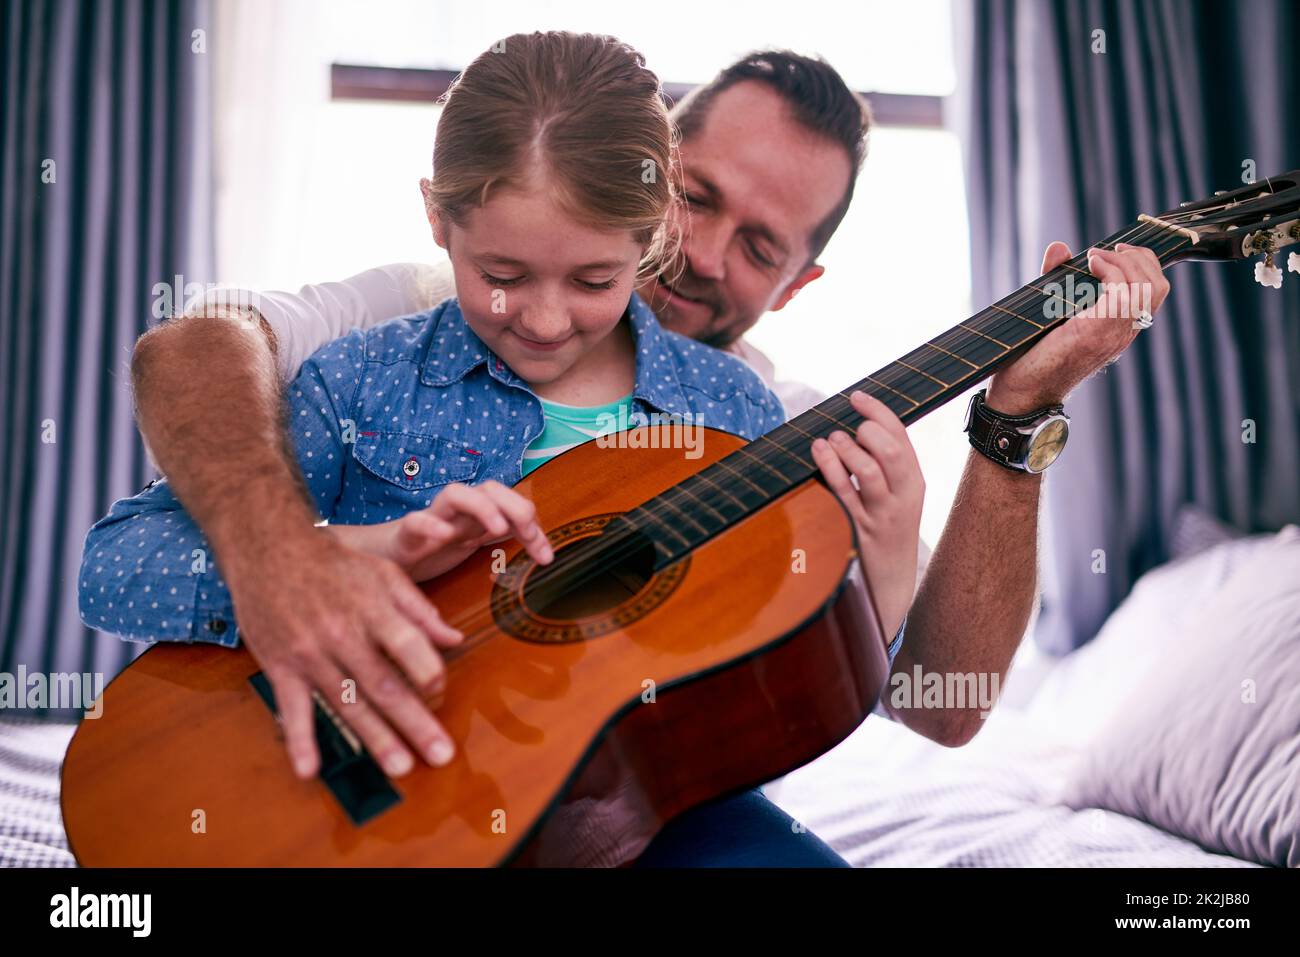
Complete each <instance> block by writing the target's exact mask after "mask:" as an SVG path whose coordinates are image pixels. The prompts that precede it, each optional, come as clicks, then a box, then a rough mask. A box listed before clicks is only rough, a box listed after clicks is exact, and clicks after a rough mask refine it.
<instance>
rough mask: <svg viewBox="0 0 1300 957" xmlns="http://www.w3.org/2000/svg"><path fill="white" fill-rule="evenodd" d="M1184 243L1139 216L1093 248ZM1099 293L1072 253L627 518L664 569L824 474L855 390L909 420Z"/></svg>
mask: <svg viewBox="0 0 1300 957" xmlns="http://www.w3.org/2000/svg"><path fill="white" fill-rule="evenodd" d="M1184 242H1186V240H1185V239H1183V238H1181V237H1179V236H1177V235H1171V233H1170V232H1168V231H1167V230H1162V229H1159V228H1158V227H1148V226H1144V225H1142V224H1139V223H1134V224H1133V225H1131V226H1130V227H1128V228H1127V229H1124V230H1121V231H1120V232H1118V233H1115V234H1114V235H1112V236H1110V237H1108V238H1107V239H1106V240H1105V241H1103V242H1101V243H1098V244H1097V246H1098V247H1100V248H1103V249H1111V248H1114V246H1115V244H1116V243H1128V244H1130V245H1134V246H1139V245H1140V246H1146V247H1148V248H1150V249H1152V250H1153V251H1154V252H1155V253H1156V255H1157V256H1158V257H1159V258H1160V259H1161V261H1162V262H1163V261H1165V258H1166V256H1167V255H1168V254H1169V253H1170V252H1172V251H1173V250H1174V249H1176V248H1177V247H1178V246H1179V245H1181V244H1182V243H1184ZM1102 294H1103V293H1102V284H1101V282H1100V281H1099V280H1098V279H1096V278H1095V277H1094V276H1093V275H1092V273H1091V272H1089V270H1088V262H1087V256H1086V254H1083V255H1079V256H1075V257H1074V258H1072V259H1070V260H1068V261H1067V262H1064V263H1062V264H1061V265H1060V266H1058V267H1057V268H1056V269H1053V270H1052V271H1050V272H1049V273H1047V274H1046V275H1044V276H1042V277H1040V278H1038V279H1035V280H1034V281H1033V282H1030V283H1028V284H1026V285H1025V286H1023V287H1021V288H1020V289H1018V290H1017V291H1016V292H1014V293H1012V294H1011V295H1009V296H1006V297H1005V298H1003V299H1001V300H999V301H998V302H995V303H994V304H993V305H991V306H989V307H988V308H986V309H984V310H983V311H981V312H979V313H976V314H975V315H974V316H972V317H970V318H969V319H967V320H966V321H964V322H961V323H958V324H957V325H956V326H954V327H953V328H951V329H949V330H948V331H946V332H944V333H942V334H940V335H938V336H936V337H934V338H933V339H931V340H930V341H929V342H926V343H925V344H923V345H922V346H920V347H919V348H916V349H914V350H912V351H911V352H909V353H908V354H907V355H905V356H902V357H901V358H899V359H897V360H895V361H894V362H891V363H889V364H888V365H886V366H884V367H883V368H881V369H877V370H876V371H875V372H873V373H871V375H869V376H867V377H866V378H864V379H861V380H860V381H858V382H855V383H854V384H853V385H851V386H849V387H848V388H846V389H843V390H841V391H840V392H837V393H835V394H834V395H832V396H831V397H830V398H828V399H826V400H825V401H824V402H821V403H819V404H818V405H816V406H813V407H812V408H811V409H809V410H808V411H806V412H804V413H802V414H801V415H798V416H795V417H794V418H793V419H791V420H790V421H788V422H786V423H785V424H784V425H781V426H778V427H777V428H775V429H773V430H772V431H770V432H768V433H766V434H765V435H762V436H760V437H758V438H757V439H755V440H754V441H752V442H750V443H749V444H748V445H746V446H744V447H743V448H740V449H737V450H736V451H735V452H733V453H731V454H730V455H728V456H726V457H725V458H722V459H720V460H718V461H717V462H715V463H714V464H713V465H710V466H707V467H706V468H704V469H702V470H701V471H699V472H697V473H696V474H695V475H693V476H691V477H690V478H688V479H686V480H685V481H683V482H680V483H678V484H677V485H674V486H672V487H671V488H669V489H667V490H665V491H664V492H662V493H660V494H659V495H657V496H655V497H654V498H652V499H650V500H649V501H647V502H645V503H644V504H642V505H640V506H639V507H637V508H636V509H634V510H632V511H630V512H628V513H626V515H624V516H623V519H624V520H625V521H627V522H630V523H632V524H634V525H636V526H637V527H638V528H639V529H640V530H641V532H642V533H643V534H646V535H648V536H649V537H650V538H651V539H652V540H653V541H654V543H655V549H656V554H657V562H656V567H658V568H662V567H664V566H665V565H668V564H670V563H671V562H673V561H676V560H677V559H679V558H681V557H683V556H684V555H686V554H687V553H689V552H690V551H691V550H693V549H695V548H698V547H699V546H700V545H702V544H704V542H706V541H708V540H709V539H711V538H712V537H713V536H715V535H717V534H719V533H720V532H722V531H723V530H724V529H726V528H728V527H729V526H731V525H732V524H734V523H736V522H738V521H740V520H741V519H743V518H745V517H746V516H748V515H750V514H752V513H753V512H754V511H756V510H758V509H760V508H762V507H764V506H765V505H768V504H770V503H771V502H772V501H774V500H775V499H777V498H779V497H780V496H782V495H784V494H786V493H787V492H789V491H790V490H791V489H793V488H795V487H796V486H798V485H800V484H802V483H803V482H806V481H809V480H810V479H812V478H813V477H814V476H815V475H816V474H817V473H818V469H817V466H816V464H815V463H814V462H813V458H812V451H811V445H812V443H813V441H814V440H815V439H818V438H826V437H827V436H828V435H830V434H831V433H832V432H834V431H837V430H845V431H848V432H850V433H852V432H854V431H855V430H856V429H857V427H858V426H859V425H861V424H862V421H863V418H862V416H860V415H859V414H858V413H857V411H856V410H855V409H854V408H853V406H852V404H851V403H850V402H849V398H848V397H849V395H850V394H851V393H853V392H855V391H862V392H866V393H867V394H868V395H872V396H874V397H875V398H877V399H879V400H880V401H881V402H883V403H884V404H885V405H887V406H888V407H889V408H890V409H892V410H893V412H894V413H895V414H896V415H898V417H899V418H900V419H902V421H903V422H904V423H905V424H907V425H910V424H911V423H912V422H915V421H916V420H917V419H919V418H921V416H923V415H925V414H927V413H928V412H931V411H933V410H934V409H936V408H938V407H939V406H941V405H943V404H944V403H946V402H948V401H950V400H951V399H953V398H955V397H956V396H958V395H961V394H962V393H963V392H965V391H966V390H967V389H969V388H971V387H972V386H974V385H975V384H977V383H979V382H981V381H983V380H984V379H986V378H987V377H988V376H990V375H992V374H993V373H994V372H996V371H997V370H998V369H999V368H1001V367H1002V366H1004V365H1007V364H1008V363H1010V362H1011V361H1012V360H1014V359H1015V358H1016V357H1017V356H1019V355H1020V354H1021V353H1023V352H1024V351H1025V350H1027V349H1028V348H1029V347H1030V346H1032V345H1033V344H1034V343H1035V342H1037V341H1038V339H1040V338H1041V337H1043V336H1044V335H1046V334H1047V333H1048V332H1050V331H1051V330H1052V329H1054V328H1055V327H1056V326H1058V325H1060V324H1061V323H1063V322H1065V320H1066V319H1068V318H1070V316H1072V315H1074V314H1075V313H1076V312H1080V311H1083V310H1084V309H1086V308H1088V307H1089V306H1091V305H1093V304H1094V303H1096V302H1097V301H1098V299H1099V297H1100V296H1101V295H1102ZM1116 321H1123V320H1116ZM705 424H706V425H707V424H708V423H705Z"/></svg>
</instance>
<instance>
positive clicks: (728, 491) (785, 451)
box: [539, 227, 1185, 578]
mask: <svg viewBox="0 0 1300 957" xmlns="http://www.w3.org/2000/svg"><path fill="white" fill-rule="evenodd" d="M1139 231H1141V227H1139V228H1138V229H1133V230H1129V231H1128V233H1120V234H1118V238H1117V240H1116V241H1117V242H1122V241H1123V240H1124V239H1125V238H1127V237H1128V235H1129V234H1132V233H1136V232H1139ZM1158 231H1159V230H1152V231H1151V232H1158ZM1183 241H1185V240H1183ZM1170 251H1171V250H1170ZM1073 258H1074V259H1079V258H1081V257H1073ZM1058 268H1060V267H1058ZM1069 268H1074V269H1076V270H1077V267H1074V266H1070V267H1069ZM1079 271H1081V270H1079ZM1053 272H1054V271H1053ZM1053 272H1049V273H1048V276H1049V277H1050V276H1051V275H1052V274H1053ZM1087 275H1089V277H1090V278H1092V279H1094V280H1095V277H1091V274H1087ZM1039 291H1040V292H1041V290H1039ZM1009 298H1010V297H1009ZM1031 301H1032V294H1031ZM1063 301H1065V302H1067V304H1068V305H1069V306H1070V307H1072V308H1074V309H1075V310H1078V309H1079V308H1080V304H1079V303H1075V302H1068V301H1066V300H1063ZM1024 304H1025V302H1023V301H1022V302H1020V303H1019V305H1024ZM1090 307H1091V303H1088V304H1085V305H1084V308H1085V309H1086V308H1090ZM1065 318H1068V316H1063V317H1061V319H1059V320H1057V321H1056V322H1055V323H1054V324H1051V325H1049V326H1048V327H1041V328H1040V332H1039V333H1034V334H1031V335H1030V336H1029V337H1028V338H1027V339H1026V340H1025V341H1024V342H1023V343H1017V345H1016V346H1014V347H1012V348H1007V347H1005V346H1003V347H1002V351H1001V352H1000V353H999V354H998V355H997V356H996V357H995V358H993V359H990V360H989V361H988V362H985V363H983V364H981V365H980V366H978V367H977V366H974V365H972V372H970V373H968V374H967V375H966V376H965V377H963V379H960V380H957V381H956V382H953V383H947V382H942V381H941V380H938V379H935V380H934V381H936V382H939V383H940V384H941V385H942V386H943V388H942V389H939V390H937V391H934V392H931V393H930V394H929V395H926V396H925V397H924V398H922V399H921V400H920V401H918V400H916V399H913V398H911V397H910V396H906V397H905V401H907V402H909V403H911V404H912V406H913V407H914V408H919V407H921V405H922V404H923V403H925V402H929V401H931V400H933V399H935V398H937V397H938V396H940V395H941V394H942V393H943V391H945V390H948V389H952V388H954V387H957V386H959V385H961V384H962V383H964V382H966V381H969V380H971V379H974V380H976V381H977V380H978V379H979V378H984V377H986V375H987V372H986V371H985V370H986V369H987V368H988V367H990V366H992V365H994V364H996V363H997V362H998V361H999V360H1000V359H1001V358H1003V357H1004V356H1005V354H1006V353H1007V352H1010V351H1012V349H1014V348H1018V347H1020V346H1021V345H1024V344H1026V343H1028V342H1029V341H1030V340H1032V339H1033V338H1034V337H1035V335H1038V334H1041V333H1043V332H1045V331H1046V330H1047V329H1048V328H1054V326H1055V325H1056V324H1059V323H1060V322H1063V321H1064V319H1065ZM1007 321H1015V320H1012V319H1008V320H1007ZM951 331H953V330H949V332H951ZM945 334H946V333H945ZM877 375H879V373H873V374H872V376H870V377H868V378H869V379H874V377H875V376H877ZM863 381H866V380H863ZM888 384H889V385H897V386H899V388H900V390H904V389H907V388H908V386H907V385H906V384H905V383H903V382H901V381H900V380H897V379H896V380H893V381H892V382H889V383H888ZM853 388H854V387H850V389H853ZM847 391H848V390H845V391H842V392H840V393H836V394H834V395H832V396H831V397H830V398H829V399H827V400H825V401H824V402H822V403H819V405H818V406H815V407H813V408H812V409H810V410H808V412H806V413H803V414H801V415H800V416H797V417H795V418H794V419H792V420H791V422H790V423H787V425H790V424H795V427H796V431H798V432H800V433H801V434H803V435H805V436H807V437H809V438H810V439H811V438H814V436H812V435H809V433H807V432H805V431H804V430H803V429H802V428H799V427H798V424H797V420H798V419H801V418H804V417H805V416H807V415H808V413H817V414H820V415H822V416H823V417H824V418H826V419H828V420H829V421H831V422H832V423H834V424H835V425H836V426H839V427H843V428H853V427H854V426H853V425H851V424H849V423H848V422H845V421H843V418H844V413H845V412H847V413H849V414H851V415H854V416H856V415H857V413H856V411H855V410H853V409H852V407H851V404H849V407H848V409H845V410H841V411H836V412H834V414H830V415H828V414H827V413H826V411H823V410H825V409H827V407H828V406H829V405H830V403H832V402H833V401H835V400H836V399H839V400H840V404H841V405H843V404H845V403H847V396H846V392H847ZM901 394H902V393H901V391H900V395H901ZM905 411H906V410H905ZM774 431H779V429H778V430H774ZM762 438H767V439H769V442H768V443H767V444H765V445H758V444H757V443H758V442H759V441H760V439H762ZM760 439H756V440H755V442H754V443H751V445H750V446H747V447H746V449H747V451H749V453H750V457H752V458H754V459H755V460H756V461H758V462H759V463H760V464H763V465H766V466H767V467H769V468H770V469H771V470H772V471H773V472H774V473H775V474H776V475H777V476H778V477H779V479H780V480H781V482H782V484H787V483H788V484H791V485H793V484H799V483H801V482H802V481H804V480H806V478H807V476H806V475H799V476H796V477H793V478H792V477H791V476H789V475H786V474H785V473H784V472H782V471H781V469H779V468H777V467H776V465H777V463H781V462H784V461H785V459H787V458H793V459H795V460H796V461H797V462H799V464H800V466H801V467H802V468H803V469H805V470H806V471H808V472H815V471H816V469H815V466H813V465H812V464H811V463H808V462H804V461H803V459H801V458H799V457H798V455H797V453H795V452H794V450H792V449H789V448H787V447H786V446H784V445H781V444H780V442H779V441H778V440H776V439H773V438H772V433H768V434H767V435H766V436H762V437H760ZM768 448H771V449H775V454H773V455H766V454H765V451H766V449H768ZM715 464H716V463H715ZM706 471H707V470H701V472H697V473H695V475H693V476H690V477H688V478H687V479H685V480H683V482H681V483H678V484H677V485H675V486H671V487H670V488H669V489H666V490H665V492H662V493H660V494H659V495H658V496H655V497H653V498H651V499H650V500H649V501H647V502H646V503H643V504H642V505H641V506H638V507H637V508H635V509H632V510H629V512H628V513H626V514H633V513H640V514H641V515H643V516H644V517H646V518H647V519H649V520H650V521H652V522H660V523H662V522H664V521H665V520H666V519H667V518H668V517H669V513H670V512H672V511H679V512H680V511H683V509H682V508H681V506H680V505H678V504H676V503H673V502H671V501H668V500H666V499H665V498H664V496H666V494H667V493H668V492H671V491H677V492H681V493H683V494H685V495H689V496H690V497H691V498H692V499H693V500H695V501H698V502H700V504H703V505H704V506H705V507H706V508H708V509H709V510H710V511H712V512H714V513H715V514H716V515H718V517H719V518H721V519H722V520H723V523H724V524H723V526H722V527H724V528H725V527H726V525H729V524H732V523H733V522H735V521H738V520H740V518H742V517H744V515H745V514H748V513H749V512H752V511H753V510H754V509H756V508H759V507H762V505H765V504H767V501H770V500H771V497H774V496H775V495H779V494H783V492H784V491H786V490H788V489H786V490H778V491H777V492H773V491H771V490H769V489H766V488H763V487H761V486H759V485H758V484H757V483H754V482H752V481H751V484H752V485H753V486H754V487H755V488H756V489H758V491H759V493H760V495H762V496H763V497H764V498H765V499H766V500H767V501H764V502H760V503H759V504H757V505H749V504H746V503H745V502H744V501H743V497H742V494H743V493H739V489H740V486H739V485H737V484H735V483H732V484H731V485H730V486H728V485H726V484H725V482H724V481H714V480H713V479H711V478H708V477H707V476H704V481H707V482H708V483H709V484H710V485H713V486H715V487H716V488H717V489H718V491H720V492H722V493H723V494H724V495H725V496H726V497H727V498H730V499H731V500H732V501H733V502H735V503H736V504H737V505H739V506H741V508H742V513H741V515H739V516H736V517H732V518H729V517H728V516H727V515H726V514H725V511H724V510H725V509H726V508H727V506H726V504H725V503H724V502H722V501H720V500H718V499H716V498H715V499H713V500H710V499H708V498H706V497H705V496H704V495H702V494H696V492H695V491H692V490H691V489H690V488H688V487H686V483H687V482H689V481H690V480H691V479H693V478H700V477H701V476H702V475H703V474H704V472H706ZM733 491H734V492H737V494H732V493H733ZM656 500H662V504H661V505H660V506H659V507H660V508H661V512H662V513H663V514H660V515H656V513H655V508H656ZM694 524H696V525H697V527H700V529H701V531H704V532H705V533H706V534H716V531H715V532H712V533H710V532H709V530H708V529H705V528H704V527H703V526H701V525H700V524H699V522H698V521H695V522H694ZM720 530H721V529H719V531H720ZM679 537H682V539H683V541H684V542H685V543H686V544H687V545H688V546H689V545H690V544H691V542H690V540H689V539H687V538H685V537H684V536H679ZM555 567H556V566H552V568H555ZM567 571H568V569H567V568H565V567H564V566H560V567H559V568H558V569H557V572H558V574H561V575H564V574H567ZM544 577H545V572H540V573H539V578H544Z"/></svg>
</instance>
